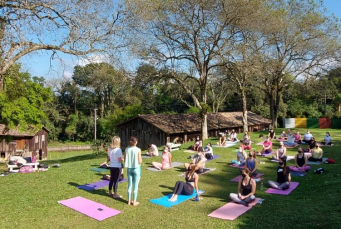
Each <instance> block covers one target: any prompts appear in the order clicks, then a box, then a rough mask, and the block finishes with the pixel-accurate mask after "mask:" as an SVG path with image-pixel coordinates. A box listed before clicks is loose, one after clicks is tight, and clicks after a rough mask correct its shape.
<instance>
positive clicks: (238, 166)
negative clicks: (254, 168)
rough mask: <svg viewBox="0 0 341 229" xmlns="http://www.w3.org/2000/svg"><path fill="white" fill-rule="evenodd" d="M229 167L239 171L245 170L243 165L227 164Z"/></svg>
mask: <svg viewBox="0 0 341 229" xmlns="http://www.w3.org/2000/svg"><path fill="white" fill-rule="evenodd" d="M229 166H230V167H232V168H239V169H243V168H245V165H236V164H229Z"/></svg>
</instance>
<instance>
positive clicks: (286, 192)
mask: <svg viewBox="0 0 341 229" xmlns="http://www.w3.org/2000/svg"><path fill="white" fill-rule="evenodd" d="M298 185H299V183H298V182H290V187H289V188H288V189H286V190H278V189H274V188H269V189H268V190H266V191H265V192H266V193H269V194H277V195H285V196H287V195H289V194H290V193H291V191H292V190H294V189H295V188H297V186H298Z"/></svg>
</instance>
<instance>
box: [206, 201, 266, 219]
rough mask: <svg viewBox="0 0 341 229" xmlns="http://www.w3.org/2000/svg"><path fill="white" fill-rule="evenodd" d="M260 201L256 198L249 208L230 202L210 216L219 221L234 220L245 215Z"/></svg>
mask: <svg viewBox="0 0 341 229" xmlns="http://www.w3.org/2000/svg"><path fill="white" fill-rule="evenodd" d="M258 201H259V198H256V199H255V201H253V202H251V203H249V206H248V207H246V206H244V205H242V204H237V203H235V202H233V201H232V202H229V203H227V204H225V205H224V206H222V207H220V208H218V209H217V210H215V211H214V212H212V213H211V214H209V215H208V216H210V217H214V218H219V219H227V220H234V219H236V218H237V217H238V216H240V215H242V214H244V213H245V212H247V211H248V210H250V209H251V208H252V206H253V205H255V204H257V203H258Z"/></svg>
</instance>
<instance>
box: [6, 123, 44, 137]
mask: <svg viewBox="0 0 341 229" xmlns="http://www.w3.org/2000/svg"><path fill="white" fill-rule="evenodd" d="M41 129H43V130H45V131H46V132H48V133H49V132H50V131H49V130H48V129H46V127H45V126H42V127H40V128H39V127H37V126H33V125H27V128H26V129H25V130H21V128H19V127H18V126H16V127H15V128H12V129H10V128H9V127H8V126H6V125H5V124H0V136H1V135H9V136H17V137H25V136H27V137H31V136H34V135H35V134H36V133H37V132H38V131H40V130H41Z"/></svg>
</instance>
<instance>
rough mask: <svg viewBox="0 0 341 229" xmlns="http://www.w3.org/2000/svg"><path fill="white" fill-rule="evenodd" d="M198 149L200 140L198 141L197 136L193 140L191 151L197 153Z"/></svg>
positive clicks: (200, 144)
mask: <svg viewBox="0 0 341 229" xmlns="http://www.w3.org/2000/svg"><path fill="white" fill-rule="evenodd" d="M199 147H202V140H200V136H199V135H198V136H197V137H196V138H195V140H194V145H193V150H194V151H198V149H199Z"/></svg>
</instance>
